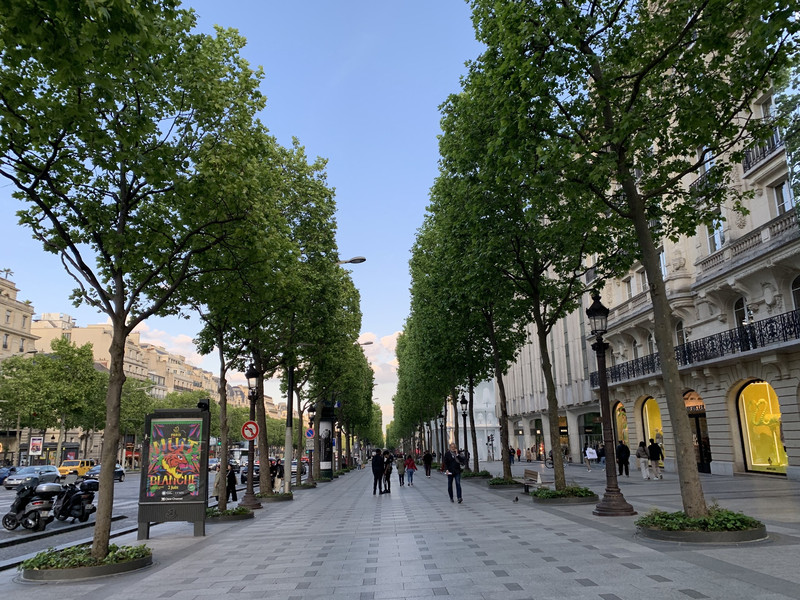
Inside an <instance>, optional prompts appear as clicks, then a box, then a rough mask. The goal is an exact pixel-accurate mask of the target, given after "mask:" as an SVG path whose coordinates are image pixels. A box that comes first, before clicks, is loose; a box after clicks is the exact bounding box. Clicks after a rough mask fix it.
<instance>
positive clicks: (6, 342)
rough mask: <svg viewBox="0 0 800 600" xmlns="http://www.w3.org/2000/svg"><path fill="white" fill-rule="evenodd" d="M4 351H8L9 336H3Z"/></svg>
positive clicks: (5, 334)
mask: <svg viewBox="0 0 800 600" xmlns="http://www.w3.org/2000/svg"><path fill="white" fill-rule="evenodd" d="M3 350H8V334H7V333H4V334H3Z"/></svg>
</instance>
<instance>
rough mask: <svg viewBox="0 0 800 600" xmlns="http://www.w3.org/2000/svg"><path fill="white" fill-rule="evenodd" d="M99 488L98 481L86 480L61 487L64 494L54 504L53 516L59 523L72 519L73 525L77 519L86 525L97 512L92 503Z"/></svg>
mask: <svg viewBox="0 0 800 600" xmlns="http://www.w3.org/2000/svg"><path fill="white" fill-rule="evenodd" d="M98 486H99V482H98V481H97V480H96V479H84V480H83V481H81V482H80V483H67V484H65V485H63V486H61V487H62V489H63V493H62V494H61V495H59V496H58V497H57V498H56V501H55V503H54V504H53V516H54V517H55V518H56V519H58V520H59V521H66V520H67V519H70V518H71V519H72V522H73V523H74V522H75V520H76V519H77V520H78V521H80V522H81V523H85V522H86V521H88V520H89V515H91V514H92V513H93V512H95V511H96V510H97V507H96V506H95V505H94V504H92V502H93V501H94V493H95V492H96V491H97V490H98Z"/></svg>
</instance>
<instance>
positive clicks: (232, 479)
mask: <svg viewBox="0 0 800 600" xmlns="http://www.w3.org/2000/svg"><path fill="white" fill-rule="evenodd" d="M228 500H233V501H234V502H237V501H238V500H239V499H238V498H237V497H236V473H235V472H234V471H233V465H228V476H227V477H226V485H225V501H226V502H227V501H228Z"/></svg>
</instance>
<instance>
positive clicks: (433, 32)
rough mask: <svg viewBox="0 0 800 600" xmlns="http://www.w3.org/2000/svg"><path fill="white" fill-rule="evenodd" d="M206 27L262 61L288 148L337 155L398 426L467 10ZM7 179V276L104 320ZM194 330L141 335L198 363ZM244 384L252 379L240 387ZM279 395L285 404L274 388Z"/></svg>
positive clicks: (250, 19)
mask: <svg viewBox="0 0 800 600" xmlns="http://www.w3.org/2000/svg"><path fill="white" fill-rule="evenodd" d="M184 5H185V6H191V7H193V8H194V9H195V10H196V12H197V16H198V29H199V30H200V31H204V32H211V31H213V26H214V25H215V24H218V25H221V26H223V27H230V28H235V29H238V30H239V32H240V33H241V34H242V35H243V36H244V37H245V38H247V46H246V47H245V48H244V50H243V52H242V54H243V55H244V57H245V58H246V59H247V60H248V61H250V63H251V64H252V65H254V66H255V65H261V66H262V67H263V68H264V72H265V77H264V81H263V84H262V91H263V92H264V93H265V94H266V96H267V107H266V109H265V110H264V111H263V113H262V114H261V115H260V116H261V120H262V121H263V122H264V123H265V124H266V125H267V127H268V128H269V129H270V131H271V132H272V134H273V135H274V136H275V137H276V138H277V139H278V141H279V142H280V143H281V144H284V145H289V144H291V140H292V137H293V136H294V137H297V138H298V139H299V141H300V143H301V144H302V145H303V146H305V148H306V153H307V154H308V155H309V156H310V157H312V158H313V157H315V156H321V157H323V158H326V159H328V169H327V172H328V182H329V184H330V185H331V186H332V187H334V188H335V190H336V201H337V205H338V213H337V217H336V218H337V223H338V236H337V240H338V245H339V252H340V256H341V257H342V258H349V257H352V256H357V255H362V256H365V257H366V258H367V262H365V263H363V264H360V265H348V266H347V267H346V268H349V269H350V270H351V272H352V276H353V280H354V281H355V284H356V287H357V288H358V289H359V291H360V293H361V308H362V312H363V324H362V336H361V338H360V339H361V341H366V340H370V341H373V342H374V343H373V345H371V346H365V347H364V350H365V353H366V354H367V357H368V358H369V359H370V362H371V363H372V365H373V368H374V369H375V372H376V383H377V384H378V387H377V388H376V390H375V399H376V400H377V401H379V402H380V403H381V406H382V407H383V411H384V424H385V423H387V422H388V421H389V420H391V399H392V395H393V393H394V389H395V384H396V372H395V364H396V363H395V356H394V349H395V341H396V337H397V333H398V332H399V331H400V330H401V329H402V327H403V323H404V320H405V318H406V317H407V315H408V309H409V292H408V289H409V285H410V278H409V274H408V259H409V253H410V249H411V246H412V244H413V242H414V237H415V233H416V230H417V228H418V227H419V226H420V225H421V224H422V219H423V216H424V212H425V207H426V206H427V204H428V190H429V188H430V186H431V184H432V183H433V179H434V178H435V176H436V173H437V159H438V148H437V138H436V136H437V134H438V133H439V118H440V114H439V111H438V107H439V105H440V104H441V103H442V102H443V101H444V100H445V99H446V97H447V95H448V94H450V93H454V92H458V90H459V78H460V77H461V76H462V75H464V74H465V72H466V67H465V65H464V63H465V62H466V61H467V60H470V59H474V58H475V57H477V55H478V53H479V51H480V47H479V45H478V43H477V42H476V41H475V39H474V31H473V29H472V23H471V21H470V12H469V6H468V5H467V3H466V2H465V1H464V0H403V1H394V2H392V1H375V0H371V1H367V0H305V1H302V0H298V1H292V2H286V1H285V0H282V1H272V0H225V1H223V0H193V1H190V2H185V3H184ZM11 192H12V189H11V186H10V185H9V184H8V183H7V182H6V181H4V180H2V181H0V257H2V259H1V260H0V268H2V269H5V268H8V269H11V270H12V271H13V273H14V274H13V276H11V278H10V279H11V280H12V281H14V282H15V283H16V285H17V287H18V288H19V289H20V299H22V300H25V299H27V300H30V301H31V302H32V303H33V305H34V308H35V310H36V312H37V313H43V312H56V313H59V312H60V313H66V314H69V315H72V316H73V317H75V318H76V319H77V321H78V324H79V325H88V324H91V323H100V322H104V321H105V318H104V317H103V316H102V315H100V314H98V313H96V312H95V311H93V310H91V309H88V308H85V307H81V308H75V307H73V306H72V305H71V303H70V301H69V295H70V292H71V290H72V288H73V287H74V285H73V284H72V282H71V281H70V279H69V278H68V276H67V275H66V273H65V272H64V270H63V267H62V266H61V263H60V261H59V260H58V258H57V257H55V256H53V255H50V254H46V253H44V252H43V251H42V250H41V248H40V247H39V245H38V244H37V243H36V242H34V241H33V240H32V239H31V238H30V235H29V233H28V232H27V231H26V230H24V229H22V228H21V227H19V226H18V225H16V218H15V217H14V212H15V210H16V209H17V207H18V206H17V205H18V202H17V201H15V200H13V199H12V198H11ZM198 329H199V326H198V322H197V321H196V320H189V321H186V320H178V319H152V320H150V321H148V323H147V324H146V326H145V327H144V328H143V330H142V339H144V340H146V341H152V342H154V343H158V344H161V345H163V346H165V347H167V348H168V349H170V350H174V351H176V352H178V353H180V354H183V355H184V356H186V357H187V359H188V360H189V361H190V362H192V363H193V364H199V365H201V366H202V367H203V368H205V369H208V370H210V371H212V372H214V373H217V372H218V364H217V362H216V360H214V357H213V356H212V357H200V356H198V355H197V354H196V351H195V349H194V346H193V344H192V343H191V340H192V337H193V336H194V335H195V334H196V333H197V331H198ZM234 383H244V379H243V378H239V380H234ZM268 393H271V395H272V396H273V397H274V398H276V399H280V393H279V391H278V388H277V386H276V385H272V386H269V387H268Z"/></svg>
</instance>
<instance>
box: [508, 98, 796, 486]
mask: <svg viewBox="0 0 800 600" xmlns="http://www.w3.org/2000/svg"><path fill="white" fill-rule="evenodd" d="M771 105H772V96H771V94H765V95H764V96H763V97H762V98H760V99H759V100H758V102H757V106H756V109H757V114H761V115H764V116H766V115H768V114H769V112H770V107H771ZM734 176H735V180H734V182H733V185H735V186H739V187H740V189H742V190H744V191H752V193H753V195H752V198H750V199H749V200H746V201H745V208H746V209H747V214H739V213H737V212H735V211H733V210H732V207H730V206H723V208H722V210H721V213H720V219H719V220H717V221H716V222H715V223H714V224H713V225H712V226H709V227H706V226H702V227H700V228H698V230H697V232H696V234H695V235H694V236H692V237H684V238H681V239H679V240H678V241H677V242H675V243H673V242H671V241H669V240H664V242H663V246H662V257H663V258H662V273H663V274H664V276H665V282H666V287H667V294H668V298H669V301H670V305H671V307H672V317H673V325H674V336H675V340H674V341H675V343H676V344H677V347H676V355H677V358H678V361H679V365H680V375H681V380H682V386H683V390H684V402H685V406H686V410H687V413H688V415H689V417H690V423H691V425H692V428H693V437H694V450H695V456H696V459H697V468H698V470H699V471H701V472H706V473H719V474H732V473H744V472H751V473H761V474H772V475H781V476H788V477H790V478H792V479H800V310H799V309H800V224H799V221H798V212H797V208H796V206H795V199H794V197H793V194H792V188H791V186H790V184H789V169H788V163H787V155H786V151H785V148H784V140H783V138H782V135H781V132H780V131H777V130H776V131H775V134H774V136H773V138H772V139H771V140H769V141H768V143H766V144H765V145H764V146H763V147H759V148H754V149H752V150H749V151H747V152H746V153H745V159H744V161H743V162H742V164H740V165H738V166H737V169H736V172H735V174H734ZM704 177H705V173H699V174H697V175H695V176H692V177H689V178H687V181H686V182H685V183H686V184H687V185H689V186H702V185H703V183H704ZM647 289H648V283H647V278H646V276H645V273H644V270H643V268H642V267H641V265H638V264H637V265H634V266H633V268H631V270H630V272H629V273H628V274H627V275H626V276H625V277H621V278H619V279H616V280H614V281H612V282H610V283H608V284H607V285H606V286H605V288H604V289H603V291H602V301H603V303H604V304H605V305H606V306H607V307H608V308H610V309H611V312H610V314H609V319H608V327H609V331H608V333H607V334H606V336H605V339H606V341H607V342H608V343H609V344H610V349H609V351H608V353H607V356H606V361H607V365H608V367H609V368H608V370H607V373H608V379H609V388H610V390H609V391H610V401H611V409H612V411H613V412H612V417H613V419H612V420H613V424H614V437H615V439H619V438H623V439H626V440H628V441H629V442H630V443H631V444H632V445H633V446H636V445H637V444H638V442H639V441H647V440H649V439H650V438H653V439H655V440H657V441H658V442H659V443H661V444H662V445H663V449H664V453H665V461H664V462H665V467H666V469H667V471H670V470H672V469H674V456H675V448H674V443H673V439H672V428H671V424H670V420H669V415H668V413H667V407H666V403H665V399H664V390H663V385H662V382H661V377H660V375H661V372H660V362H659V357H658V353H657V352H656V348H655V342H654V338H653V333H652V331H653V323H654V316H653V310H652V306H651V304H650V298H649V294H648V292H647ZM589 302H590V299H589V298H588V297H587V298H585V299H584V306H582V307H581V309H580V310H579V311H576V313H574V314H572V315H570V316H569V317H567V318H566V319H564V320H563V321H562V322H561V323H560V324H559V326H557V327H556V328H555V329H554V331H553V334H552V336H551V340H550V344H551V354H552V360H553V364H554V370H555V379H556V384H557V389H558V398H559V405H560V410H559V414H558V416H557V418H558V419H559V425H560V431H561V437H560V439H559V440H557V441H555V444H553V443H551V440H550V439H549V429H548V423H549V421H548V419H549V418H550V415H549V414H548V413H547V403H546V398H545V390H544V381H543V377H542V375H541V369H540V367H539V358H538V349H537V347H536V346H535V344H532V343H529V344H527V345H526V346H525V347H524V348H523V349H522V351H521V352H520V354H519V356H518V359H517V362H516V364H515V365H514V366H513V367H512V368H511V370H510V371H509V373H508V375H507V379H506V391H507V394H508V399H509V415H510V417H509V426H510V427H511V428H513V429H515V430H516V431H519V432H520V433H519V435H518V436H517V438H518V439H517V441H518V444H520V445H522V446H524V447H529V446H534V447H537V448H540V449H541V451H542V453H543V452H545V451H546V450H549V449H550V448H551V447H552V446H554V445H555V446H556V447H558V446H560V447H561V448H562V450H563V451H564V452H565V453H566V454H568V455H569V456H570V457H571V458H573V459H574V460H579V458H577V457H579V456H580V455H581V449H582V448H583V446H584V444H587V443H588V444H590V445H594V444H597V443H600V442H602V428H601V426H600V409H599V404H598V400H597V398H598V394H597V391H598V390H597V374H596V372H595V371H596V362H595V359H596V357H595V355H594V352H593V351H592V350H591V349H590V348H589V345H590V341H591V340H589V339H588V338H589V327H588V325H587V324H586V322H585V320H586V319H585V309H586V307H587V306H588V304H589ZM534 335H535V333H534V331H533V330H532V329H531V331H530V339H531V340H533V339H534Z"/></svg>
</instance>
